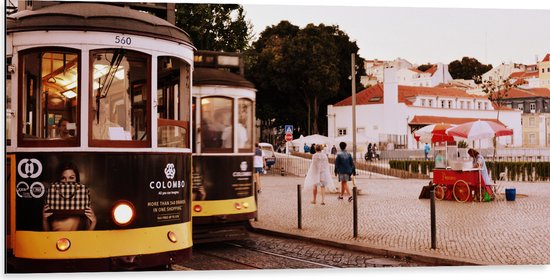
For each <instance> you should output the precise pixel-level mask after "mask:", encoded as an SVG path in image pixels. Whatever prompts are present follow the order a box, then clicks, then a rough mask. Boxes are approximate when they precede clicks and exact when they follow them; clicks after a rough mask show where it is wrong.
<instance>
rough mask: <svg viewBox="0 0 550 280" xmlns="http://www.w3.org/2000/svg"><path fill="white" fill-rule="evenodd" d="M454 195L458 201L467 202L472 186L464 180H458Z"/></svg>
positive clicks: (454, 187)
mask: <svg viewBox="0 0 550 280" xmlns="http://www.w3.org/2000/svg"><path fill="white" fill-rule="evenodd" d="M453 196H454V197H455V199H456V201H458V202H466V201H468V199H469V198H470V186H469V185H468V183H466V181H464V180H458V181H456V182H455V184H454V186H453Z"/></svg>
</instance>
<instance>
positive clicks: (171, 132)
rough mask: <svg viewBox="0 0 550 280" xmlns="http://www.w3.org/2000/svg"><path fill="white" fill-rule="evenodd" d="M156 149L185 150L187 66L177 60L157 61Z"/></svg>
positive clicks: (159, 59)
mask: <svg viewBox="0 0 550 280" xmlns="http://www.w3.org/2000/svg"><path fill="white" fill-rule="evenodd" d="M157 65H158V67H157V74H158V79H157V81H158V84H157V114H158V123H157V127H158V129H157V136H158V137H157V138H158V147H172V148H187V147H189V132H188V131H189V117H190V116H189V102H190V98H191V91H190V89H191V84H190V81H191V79H190V66H189V64H188V63H187V62H185V61H184V60H182V59H179V58H177V57H168V56H162V57H159V58H158V64H157Z"/></svg>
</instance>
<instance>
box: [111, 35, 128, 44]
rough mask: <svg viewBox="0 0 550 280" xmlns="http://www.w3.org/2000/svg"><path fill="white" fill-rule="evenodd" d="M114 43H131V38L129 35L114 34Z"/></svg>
mask: <svg viewBox="0 0 550 280" xmlns="http://www.w3.org/2000/svg"><path fill="white" fill-rule="evenodd" d="M115 44H122V45H131V44H132V38H131V37H123V36H115Z"/></svg>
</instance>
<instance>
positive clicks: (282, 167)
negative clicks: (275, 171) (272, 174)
mask: <svg viewBox="0 0 550 280" xmlns="http://www.w3.org/2000/svg"><path fill="white" fill-rule="evenodd" d="M281 176H285V167H284V166H281Z"/></svg>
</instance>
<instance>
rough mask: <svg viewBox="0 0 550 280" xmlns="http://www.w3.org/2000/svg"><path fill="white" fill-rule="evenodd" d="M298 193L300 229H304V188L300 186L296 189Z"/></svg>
mask: <svg viewBox="0 0 550 280" xmlns="http://www.w3.org/2000/svg"><path fill="white" fill-rule="evenodd" d="M296 191H297V192H298V228H299V229H302V188H301V186H300V184H298V187H297V188H296Z"/></svg>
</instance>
